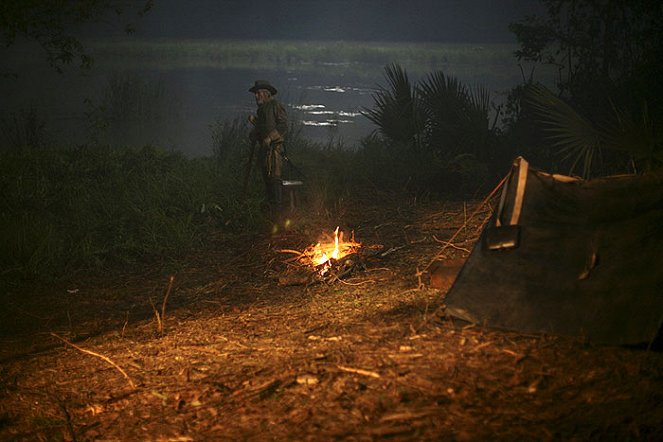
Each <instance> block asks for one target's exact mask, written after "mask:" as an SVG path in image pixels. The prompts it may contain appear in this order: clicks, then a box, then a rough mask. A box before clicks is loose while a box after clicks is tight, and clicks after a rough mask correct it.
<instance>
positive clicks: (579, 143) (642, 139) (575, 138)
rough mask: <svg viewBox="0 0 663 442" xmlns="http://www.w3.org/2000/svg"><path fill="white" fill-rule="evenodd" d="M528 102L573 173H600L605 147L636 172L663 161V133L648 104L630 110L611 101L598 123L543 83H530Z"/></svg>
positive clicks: (625, 166) (583, 174) (586, 175)
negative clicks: (598, 167) (600, 160)
mask: <svg viewBox="0 0 663 442" xmlns="http://www.w3.org/2000/svg"><path fill="white" fill-rule="evenodd" d="M525 103H526V105H528V106H530V107H531V109H532V110H533V112H534V114H535V115H536V117H537V119H538V121H539V123H540V124H541V125H542V126H543V128H544V130H545V131H546V132H547V133H548V134H549V138H550V141H551V142H552V146H553V147H554V148H557V149H558V153H559V154H560V155H561V156H562V159H563V160H565V161H569V162H570V164H571V166H570V169H569V173H570V174H573V173H576V171H577V170H579V169H582V171H581V175H582V176H583V177H584V178H589V177H591V176H592V175H597V173H598V171H597V166H598V164H599V159H600V158H601V157H602V156H603V154H604V151H608V152H610V153H612V154H615V155H616V156H617V157H621V158H623V159H624V160H625V161H624V162H623V165H622V166H621V167H619V169H622V171H624V169H626V168H627V167H630V169H631V170H630V171H632V172H637V171H639V169H652V168H654V167H657V166H659V165H661V164H662V163H663V149H662V145H663V143H662V141H663V140H662V139H661V136H662V134H661V131H660V129H659V128H658V126H657V124H656V123H655V121H653V120H652V119H651V118H650V116H649V113H648V112H647V106H646V104H643V106H642V108H641V110H640V111H639V112H636V113H631V112H629V111H627V110H626V108H625V107H620V106H619V105H617V104H616V103H614V102H611V104H612V106H611V109H609V110H608V112H607V113H606V116H604V117H603V118H602V119H600V120H598V121H600V123H595V122H593V121H590V120H589V119H588V118H586V117H584V116H582V115H581V114H580V113H579V112H578V111H576V110H575V109H574V108H573V107H572V106H570V105H569V104H568V103H567V102H565V101H564V100H563V99H561V98H560V97H558V96H556V95H555V94H553V93H552V92H551V91H550V90H549V89H547V88H546V87H545V86H543V85H541V84H531V85H528V87H527V89H526V92H525Z"/></svg>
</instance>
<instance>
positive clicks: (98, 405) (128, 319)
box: [0, 198, 663, 441]
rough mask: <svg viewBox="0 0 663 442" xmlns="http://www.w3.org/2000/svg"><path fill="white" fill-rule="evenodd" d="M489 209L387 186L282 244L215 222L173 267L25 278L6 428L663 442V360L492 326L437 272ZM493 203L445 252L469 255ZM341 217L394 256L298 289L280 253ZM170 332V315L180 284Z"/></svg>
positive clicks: (126, 434)
mask: <svg viewBox="0 0 663 442" xmlns="http://www.w3.org/2000/svg"><path fill="white" fill-rule="evenodd" d="M477 205H478V203H477V202H474V203H472V204H465V203H462V202H459V203H458V202H457V203H450V202H447V203H442V202H427V203H425V204H421V203H417V202H416V201H415V200H404V199H399V198H386V199H385V200H381V201H379V202H363V203H361V204H360V203H355V204H352V205H348V207H347V208H346V210H344V211H343V212H342V213H338V214H336V216H335V218H336V219H337V220H340V221H335V220H333V219H331V218H329V217H327V218H324V217H319V218H318V219H317V220H316V221H311V220H310V219H309V220H307V221H303V220H302V219H300V220H299V221H298V222H297V223H296V225H295V227H294V229H292V230H291V231H289V232H288V233H287V234H282V235H279V236H269V235H262V236H247V235H239V234H230V233H221V232H220V233H219V234H218V235H217V237H215V238H210V240H209V244H208V245H207V246H206V247H205V249H204V250H201V252H200V253H196V254H194V255H192V256H191V257H190V259H188V260H187V265H186V266H185V267H181V268H179V269H178V271H177V272H175V273H173V272H172V271H167V270H165V269H168V268H169V264H167V263H155V264H154V265H153V266H152V268H140V269H135V270H133V271H130V272H129V271H126V272H121V273H118V272H114V273H113V274H109V275H106V276H102V277H99V276H97V277H89V276H87V277H83V276H80V277H78V276H72V277H71V278H70V280H68V281H66V282H63V283H58V284H56V285H54V286H51V287H35V286H33V287H31V288H30V289H26V288H22V289H18V288H14V289H12V290H10V291H9V292H7V293H4V294H3V298H1V300H2V312H0V320H1V321H2V323H1V324H0V333H1V335H0V344H1V347H0V364H1V365H0V439H1V440H69V441H72V440H76V441H88V440H121V441H133V440H155V441H162V440H163V441H194V440H195V441H197V440H215V441H217V440H233V441H234V440H287V441H294V440H316V441H317V440H324V441H326V440H360V441H371V440H395V441H399V440H446V439H450V440H663V357H662V354H661V353H658V352H652V351H647V350H646V349H627V348H619V347H598V346H593V345H591V344H588V343H586V342H582V341H581V340H579V339H574V338H567V337H553V336H540V335H523V334H519V333H515V332H505V331H497V330H491V329H484V328H482V327H478V326H470V325H468V324H464V323H459V322H455V321H453V320H452V319H451V318H449V317H446V316H445V314H444V294H445V292H446V291H447V289H448V288H449V286H450V284H451V280H447V281H442V287H441V288H440V289H433V288H431V287H430V285H429V284H428V282H427V280H426V278H425V275H420V274H419V271H420V270H422V269H424V268H425V267H426V266H427V265H428V264H429V263H430V262H431V260H432V259H433V258H434V257H435V256H436V255H437V254H438V253H440V251H441V250H442V248H443V243H442V242H440V241H444V240H449V239H450V238H451V237H452V235H453V234H454V233H455V232H456V231H458V228H459V227H460V226H461V225H463V224H464V222H465V220H466V219H467V218H468V215H469V214H470V213H472V211H473V210H474V208H475V207H477ZM484 217H485V213H484V212H483V211H482V212H480V213H479V215H478V216H477V217H476V218H474V219H472V220H471V222H470V223H469V225H468V226H467V227H466V228H465V229H462V230H461V231H460V234H459V235H458V236H456V237H455V238H454V241H453V244H451V245H449V246H447V247H446V248H445V249H444V250H443V251H442V257H443V258H444V259H448V260H452V259H455V260H462V259H464V258H465V257H467V255H468V250H469V249H470V248H471V246H472V243H473V242H474V241H475V240H476V238H477V235H478V232H479V230H480V228H481V221H482V219H483V218H484ZM336 223H341V224H342V227H345V228H354V229H355V234H356V238H357V240H359V241H361V242H362V243H363V244H364V245H380V246H382V251H385V252H386V251H388V250H391V252H390V253H387V254H386V256H384V257H378V256H374V257H373V258H371V259H367V260H366V262H365V264H366V269H363V270H361V271H357V272H355V274H354V275H353V276H351V277H349V278H346V279H343V280H341V281H335V282H333V283H329V284H322V283H318V284H309V285H293V286H282V285H279V284H278V282H277V281H278V278H279V277H280V276H283V275H284V274H286V273H287V272H288V271H290V270H289V268H288V267H287V266H286V264H284V261H285V259H286V258H287V257H288V256H287V255H285V254H284V253H281V252H279V250H281V249H296V250H303V249H304V248H305V247H306V246H308V245H310V244H311V243H313V242H315V240H316V237H317V235H319V234H320V232H321V231H323V230H324V231H330V230H331V229H333V228H334V227H335V224H336ZM171 275H173V276H174V283H173V288H172V291H171V292H170V294H169V297H168V299H167V304H166V308H165V313H166V314H165V318H162V319H163V331H162V333H160V331H159V328H158V322H157V319H156V316H155V315H154V310H153V307H152V305H151V304H150V298H151V299H152V301H153V303H154V306H155V309H156V310H157V311H161V310H162V307H163V304H162V302H163V298H164V294H165V292H166V289H167V286H168V280H169V277H170V276H171Z"/></svg>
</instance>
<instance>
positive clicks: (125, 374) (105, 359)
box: [51, 333, 136, 388]
mask: <svg viewBox="0 0 663 442" xmlns="http://www.w3.org/2000/svg"><path fill="white" fill-rule="evenodd" d="M51 336H54V337H56V338H58V339H59V340H61V341H62V342H64V343H65V344H67V345H70V346H72V347H74V348H75V349H76V350H78V351H80V352H83V353H87V354H89V355H92V356H96V357H98V358H100V359H103V360H104V361H106V362H108V363H109V364H110V365H112V366H113V367H115V369H117V371H119V372H120V373H122V376H124V377H125V378H126V379H127V382H128V383H129V386H130V387H131V388H136V385H135V384H134V382H133V381H132V380H131V378H130V377H129V375H128V374H127V372H126V371H124V370H122V367H120V366H119V365H117V364H116V363H115V362H113V361H112V360H111V359H110V358H109V357H108V356H104V355H102V354H99V353H95V352H93V351H91V350H86V349H84V348H82V347H79V346H78V345H76V344H74V343H72V342H69V341H68V340H66V339H65V338H63V337H62V336H60V335H58V334H57V333H51Z"/></svg>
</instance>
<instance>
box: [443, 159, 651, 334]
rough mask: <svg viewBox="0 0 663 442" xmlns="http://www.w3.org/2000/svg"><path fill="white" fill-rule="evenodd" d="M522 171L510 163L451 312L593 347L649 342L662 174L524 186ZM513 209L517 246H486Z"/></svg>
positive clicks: (450, 302) (542, 176) (539, 176)
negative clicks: (583, 340)
mask: <svg viewBox="0 0 663 442" xmlns="http://www.w3.org/2000/svg"><path fill="white" fill-rule="evenodd" d="M524 164H526V163H525V162H524V160H521V159H518V160H516V161H515V162H514V167H513V169H512V171H511V174H510V177H509V179H508V180H507V181H506V184H505V186H504V188H503V189H502V191H503V198H502V200H501V202H500V206H499V207H498V210H497V211H496V212H495V214H494V215H493V219H492V220H491V222H489V223H488V225H487V227H486V228H485V229H484V231H483V232H482V236H481V238H480V240H479V241H477V243H476V245H475V247H474V249H473V250H472V253H471V254H470V257H469V258H468V259H467V261H466V262H465V265H464V266H463V268H462V270H461V271H460V273H459V275H458V277H457V278H456V280H455V282H454V284H453V286H452V287H451V289H450V290H449V293H447V296H446V300H445V303H446V307H447V313H448V314H450V315H452V316H455V317H458V318H461V319H463V320H467V321H470V322H475V323H480V324H485V325H487V326H491V327H496V328H503V329H509V330H516V331H522V332H528V333H530V332H535V333H549V334H558V335H567V336H584V337H586V338H588V339H589V340H590V341H592V342H596V343H604V344H618V345H622V344H640V343H645V342H649V341H651V340H652V339H653V337H654V336H655V334H656V332H657V330H658V329H659V327H660V325H661V322H662V321H663V174H660V173H659V174H652V175H642V176H619V177H608V178H602V179H595V180H588V181H585V180H579V179H571V178H569V177H558V176H554V175H550V174H546V173H543V172H540V171H537V170H534V169H532V168H531V167H530V168H527V169H526V172H525V175H526V185H525V186H523V185H522V184H523V183H522V176H523V165H524ZM519 176H520V179H518V178H519ZM517 181H518V185H516V182H517ZM523 189H524V192H523ZM519 200H520V201H519ZM515 210H517V211H518V214H517V215H518V216H517V219H518V223H517V226H518V228H517V230H518V241H517V245H516V246H515V247H489V246H487V244H491V243H494V236H495V232H496V229H503V228H504V226H505V225H506V226H510V225H512V224H511V221H512V220H513V219H514V218H515V217H514V216H513V215H514V213H515Z"/></svg>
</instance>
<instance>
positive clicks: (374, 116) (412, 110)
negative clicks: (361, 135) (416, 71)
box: [362, 64, 419, 143]
mask: <svg viewBox="0 0 663 442" xmlns="http://www.w3.org/2000/svg"><path fill="white" fill-rule="evenodd" d="M385 78H386V80H387V83H388V87H382V86H381V87H380V88H379V90H378V91H377V92H376V93H375V94H373V101H374V107H373V108H372V109H364V110H363V111H362V114H363V115H364V116H366V117H367V118H368V119H369V120H371V121H372V122H373V123H374V124H375V125H376V126H378V129H379V130H380V132H381V133H382V134H383V135H384V136H386V137H387V138H389V139H391V140H394V141H397V142H403V143H410V142H412V141H413V140H414V139H415V137H416V135H417V133H418V132H419V124H418V121H419V118H418V115H417V105H416V103H415V100H416V98H415V96H414V91H413V88H412V85H411V83H410V80H409V78H408V75H407V72H406V71H405V70H404V69H403V68H401V67H400V66H399V65H398V64H391V65H388V66H386V67H385Z"/></svg>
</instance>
